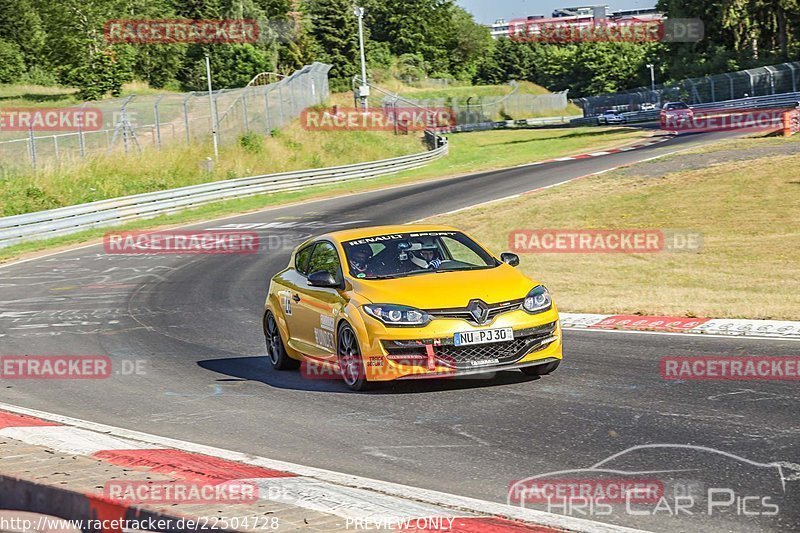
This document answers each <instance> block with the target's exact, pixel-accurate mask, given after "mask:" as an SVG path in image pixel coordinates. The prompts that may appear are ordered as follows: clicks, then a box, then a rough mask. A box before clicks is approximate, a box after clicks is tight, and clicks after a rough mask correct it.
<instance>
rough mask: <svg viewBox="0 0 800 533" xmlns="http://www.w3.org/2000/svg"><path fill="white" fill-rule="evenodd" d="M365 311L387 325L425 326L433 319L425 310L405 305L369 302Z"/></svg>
mask: <svg viewBox="0 0 800 533" xmlns="http://www.w3.org/2000/svg"><path fill="white" fill-rule="evenodd" d="M364 311H366V313H367V314H368V315H370V316H372V317H375V318H377V319H378V320H380V321H381V322H383V323H384V324H386V325H387V326H424V325H426V324H427V323H428V322H430V321H431V317H430V315H429V314H428V313H426V312H425V311H421V310H419V309H416V308H414V307H408V306H405V305H392V304H367V305H365V306H364Z"/></svg>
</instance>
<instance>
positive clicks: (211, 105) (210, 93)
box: [206, 54, 219, 161]
mask: <svg viewBox="0 0 800 533" xmlns="http://www.w3.org/2000/svg"><path fill="white" fill-rule="evenodd" d="M206 78H208V107H209V111H210V112H211V137H212V138H213V139H214V161H216V160H217V159H219V148H218V147H217V114H216V113H215V112H214V111H215V108H214V93H213V91H212V90H211V59H209V57H208V54H206Z"/></svg>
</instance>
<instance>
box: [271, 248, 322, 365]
mask: <svg viewBox="0 0 800 533" xmlns="http://www.w3.org/2000/svg"><path fill="white" fill-rule="evenodd" d="M315 245H316V243H311V244H309V245H307V246H304V247H303V248H301V249H300V250H298V252H297V253H296V254H295V256H294V263H293V264H291V265H289V268H287V269H286V270H285V271H283V272H281V273H280V274H278V276H276V277H275V279H274V280H273V283H275V284H276V286H275V290H276V295H277V296H278V301H279V303H280V314H281V315H282V316H283V320H284V323H285V325H286V330H287V331H288V338H287V339H286V343H287V344H288V345H289V346H290V347H291V348H293V349H295V350H298V351H302V350H300V349H299V347H298V345H297V343H298V341H299V338H300V322H299V321H298V320H297V315H296V314H295V310H296V308H297V302H298V301H299V300H300V293H302V292H303V291H305V289H306V287H307V285H308V280H307V279H306V276H307V275H308V262H309V260H310V259H311V252H313V251H314V246H315Z"/></svg>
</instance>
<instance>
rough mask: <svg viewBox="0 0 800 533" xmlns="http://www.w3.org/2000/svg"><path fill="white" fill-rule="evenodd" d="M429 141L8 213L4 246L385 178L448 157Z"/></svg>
mask: <svg viewBox="0 0 800 533" xmlns="http://www.w3.org/2000/svg"><path fill="white" fill-rule="evenodd" d="M429 137H430V138H429ZM426 141H427V142H428V144H429V147H430V148H431V150H430V151H428V152H423V153H420V154H413V155H408V156H402V157H395V158H392V159H383V160H381V161H371V162H367V163H357V164H354V165H344V166H339V167H329V168H322V169H315V170H301V171H292V172H281V173H278V174H265V175H261V176H250V177H246V178H238V179H232V180H222V181H214V182H210V183H203V184H200V185H190V186H188V187H181V188H178V189H170V190H167V191H160V192H154V193H143V194H136V195H132V196H124V197H121V198H113V199H109V200H99V201H97V202H91V203H88V204H81V205H75V206H70V207H61V208H58V209H51V210H48V211H39V212H36V213H27V214H24V215H13V216H8V217H3V218H0V248H4V247H7V246H11V245H13V244H18V243H21V242H24V241H30V240H41V239H47V238H51V237H59V236H62V235H69V234H72V233H77V232H79V231H83V230H87V229H93V228H99V227H107V226H115V225H118V224H121V223H124V222H128V221H131V220H140V219H147V218H153V217H156V216H159V215H166V214H172V213H177V212H179V211H182V210H185V209H190V208H193V207H198V206H201V205H204V204H209V203H212V202H217V201H220V200H226V199H231V198H244V197H247V196H254V195H257V194H264V193H272V192H278V191H290V190H299V189H304V188H307V187H312V186H315V185H328V184H332V183H337V182H343V181H355V180H360V179H367V178H374V177H378V176H385V175H387V174H394V173H396V172H400V171H402V170H409V169H413V168H418V167H421V166H423V165H425V164H427V163H430V162H431V161H434V160H436V159H439V158H440V157H443V156H445V155H447V153H448V145H447V139H445V138H443V137H439V136H430V135H427V133H426Z"/></svg>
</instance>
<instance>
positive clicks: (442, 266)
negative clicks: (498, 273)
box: [342, 231, 499, 279]
mask: <svg viewBox="0 0 800 533" xmlns="http://www.w3.org/2000/svg"><path fill="white" fill-rule="evenodd" d="M342 247H343V248H344V251H345V256H346V257H347V265H348V267H349V270H350V275H351V276H353V277H355V278H359V279H390V278H399V277H406V276H413V275H418V274H433V273H437V272H453V271H456V270H477V269H484V268H494V267H496V266H498V265H499V263H498V262H497V261H496V260H495V259H494V258H493V257H492V256H491V255H490V254H489V253H488V252H486V250H484V249H483V248H482V247H481V246H480V245H478V244H477V243H476V242H475V241H473V240H472V239H470V238H469V237H467V236H466V235H464V234H463V233H460V232H457V231H431V232H416V233H393V234H388V235H377V236H373V237H366V238H363V239H357V240H353V241H346V242H344V243H342Z"/></svg>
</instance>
